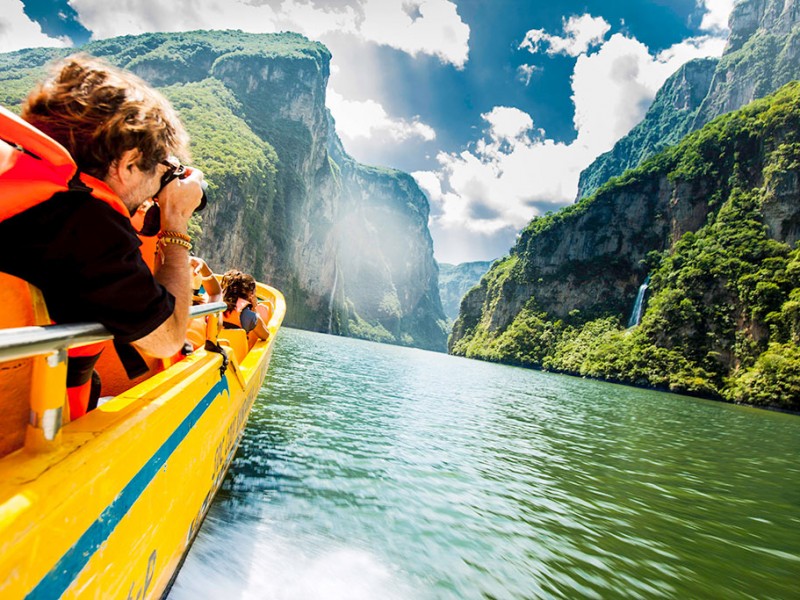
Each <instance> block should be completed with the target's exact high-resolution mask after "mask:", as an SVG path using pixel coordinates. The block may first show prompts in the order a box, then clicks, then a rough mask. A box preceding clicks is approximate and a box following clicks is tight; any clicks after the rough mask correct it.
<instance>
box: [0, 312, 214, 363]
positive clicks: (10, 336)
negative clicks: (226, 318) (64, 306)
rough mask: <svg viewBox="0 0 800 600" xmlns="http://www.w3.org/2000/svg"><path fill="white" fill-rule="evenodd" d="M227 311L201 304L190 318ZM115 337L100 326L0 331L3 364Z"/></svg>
mask: <svg viewBox="0 0 800 600" xmlns="http://www.w3.org/2000/svg"><path fill="white" fill-rule="evenodd" d="M226 308H227V305H226V304H225V303H224V302H212V303H209V304H199V305H197V306H192V307H191V308H190V309H189V318H190V319H194V318H197V317H204V316H206V315H210V314H214V313H218V312H222V311H224V310H225V309H226ZM113 337H114V336H113V335H112V334H111V333H110V332H109V331H108V330H107V329H106V328H105V327H103V326H102V325H100V324H99V323H73V324H69V325H44V326H41V327H14V328H11V329H0V362H5V361H7V360H18V359H21V358H29V357H31V356H38V355H40V354H49V353H53V352H58V351H60V350H64V349H66V348H74V347H76V346H86V345H87V344H94V343H95V342H103V341H105V340H110V339H112V338H113Z"/></svg>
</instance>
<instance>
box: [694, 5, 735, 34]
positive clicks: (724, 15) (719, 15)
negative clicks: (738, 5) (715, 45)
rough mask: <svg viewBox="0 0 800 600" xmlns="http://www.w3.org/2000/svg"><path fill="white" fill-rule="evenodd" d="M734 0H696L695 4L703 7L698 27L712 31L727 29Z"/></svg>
mask: <svg viewBox="0 0 800 600" xmlns="http://www.w3.org/2000/svg"><path fill="white" fill-rule="evenodd" d="M734 1H735V0H698V1H697V5H698V6H699V7H701V8H704V9H705V13H704V14H703V20H702V22H701V23H700V29H702V30H703V31H709V32H712V33H724V32H727V31H728V18H729V17H730V16H731V12H732V11H733V4H734Z"/></svg>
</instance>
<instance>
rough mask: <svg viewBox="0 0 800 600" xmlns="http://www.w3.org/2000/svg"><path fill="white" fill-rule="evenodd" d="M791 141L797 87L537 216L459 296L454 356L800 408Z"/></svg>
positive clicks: (799, 147) (798, 216)
mask: <svg viewBox="0 0 800 600" xmlns="http://www.w3.org/2000/svg"><path fill="white" fill-rule="evenodd" d="M799 136H800V84H798V83H797V82H794V83H791V84H788V85H787V86H785V87H784V88H782V89H781V90H779V91H778V92H777V93H776V94H774V95H771V96H769V97H767V98H765V99H763V100H759V101H756V102H754V103H752V104H750V105H748V106H747V107H745V108H743V109H740V110H739V111H736V112H734V113H731V114H728V115H723V116H722V117H719V118H717V119H715V120H714V121H712V122H711V123H709V124H708V125H706V126H705V127H704V128H703V129H701V130H700V131H697V132H695V133H693V134H691V135H689V136H687V138H685V139H684V140H683V141H682V142H680V143H679V144H678V145H676V146H674V147H671V148H669V149H667V150H666V151H664V152H662V153H660V154H658V155H656V156H654V157H652V158H650V159H648V160H647V161H645V162H644V163H643V164H642V165H641V166H640V167H639V168H637V169H634V170H631V171H628V172H627V173H626V174H625V175H624V176H622V177H619V178H616V179H613V180H612V181H611V182H609V183H608V184H607V185H605V186H604V187H603V188H601V189H600V191H599V192H597V193H596V194H595V195H594V196H592V197H590V198H586V199H583V200H581V201H580V202H578V203H577V204H575V205H573V206H570V207H568V208H566V209H563V210H562V211H560V212H558V213H556V214H553V215H549V216H546V217H542V218H538V219H534V220H533V221H532V222H531V223H530V224H529V225H528V226H527V227H526V228H525V229H524V230H523V232H522V233H521V235H520V238H519V240H518V242H517V244H516V245H515V247H514V248H513V249H512V252H511V255H510V256H509V257H506V258H505V259H503V260H501V261H497V262H495V264H494V265H493V266H492V269H491V270H490V271H489V273H488V274H487V275H486V276H484V277H483V279H482V280H481V283H480V286H479V287H477V288H475V289H473V290H472V291H471V292H470V293H469V294H468V295H467V296H466V297H465V299H464V301H463V302H462V305H461V314H460V316H459V318H458V320H457V321H456V323H455V325H454V327H453V332H452V335H451V338H450V342H449V344H450V349H451V351H452V352H454V353H456V354H462V355H466V356H469V357H474V358H483V359H489V360H499V361H503V362H510V363H516V364H523V365H529V366H537V367H543V368H550V369H555V370H560V371H565V372H570V373H576V374H581V375H591V376H597V377H604V378H609V379H613V380H617V381H624V382H628V383H636V384H640V385H654V386H659V387H666V388H669V389H673V390H676V391H683V392H691V393H699V394H706V395H711V396H716V397H723V398H726V399H730V400H736V401H741V402H752V403H758V404H769V405H775V406H784V407H788V408H793V409H798V408H800V353H799V352H798V351H797V344H798V342H800V248H798V244H797V242H798V240H799V239H800V202H799V200H800V137H799ZM648 273H649V274H651V275H652V280H651V282H650V290H649V291H650V293H651V296H650V298H649V301H648V304H647V308H646V311H645V316H644V319H643V320H642V324H641V326H640V327H637V328H636V329H635V330H634V331H633V332H632V333H625V331H624V326H625V324H627V322H628V316H629V314H630V312H631V309H632V307H633V304H634V299H635V298H636V296H637V290H638V288H639V286H640V284H641V283H642V282H643V281H644V279H645V277H646V276H647V275H648Z"/></svg>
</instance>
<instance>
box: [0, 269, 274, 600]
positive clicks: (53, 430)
mask: <svg viewBox="0 0 800 600" xmlns="http://www.w3.org/2000/svg"><path fill="white" fill-rule="evenodd" d="M17 281H19V280H17ZM2 283H5V280H4V281H3V282H2ZM26 285H27V284H26ZM256 294H257V296H258V298H259V300H260V301H262V302H264V303H267V304H269V305H271V307H272V308H273V312H272V317H271V318H270V321H269V323H268V327H269V331H270V337H269V339H268V340H266V341H258V342H256V343H255V345H254V346H253V347H252V348H250V349H249V350H248V343H247V340H246V338H245V337H244V336H245V334H244V331H242V330H221V329H220V328H219V314H218V313H219V312H220V311H221V310H222V309H224V307H225V305H224V304H223V303H215V304H208V305H200V306H196V307H193V309H192V311H193V313H192V315H193V319H195V321H193V322H194V323H200V324H201V327H200V329H201V330H202V329H205V333H206V335H207V338H208V339H210V340H212V341H217V342H218V343H219V346H221V347H222V348H225V349H226V351H227V352H226V353H227V355H228V357H229V362H228V365H227V366H226V367H225V368H224V369H223V368H222V367H223V356H222V355H221V354H220V353H218V352H215V351H210V350H206V349H204V348H202V347H201V348H199V349H198V350H196V351H195V352H194V353H193V354H191V355H190V356H188V357H186V358H185V359H183V360H181V361H179V362H177V363H175V364H173V365H171V366H169V367H167V368H165V369H164V370H163V371H161V372H159V373H156V374H155V375H153V376H152V377H150V378H149V379H147V380H146V381H143V382H141V383H138V384H137V385H135V386H134V387H132V388H130V389H128V390H127V391H124V392H121V393H119V394H118V395H116V396H115V397H114V398H113V399H111V400H109V401H107V402H105V403H104V404H102V405H101V406H99V407H98V408H97V409H95V410H93V411H91V412H89V413H88V414H86V415H85V416H83V417H81V418H79V419H76V420H75V421H72V422H69V423H66V424H63V426H62V418H61V416H62V414H63V412H62V409H63V407H64V398H65V373H66V366H65V364H66V363H65V360H64V358H65V353H66V349H67V348H69V347H73V346H79V345H85V344H88V343H92V342H96V341H98V340H101V339H109V338H110V336H109V335H108V333H107V332H106V331H105V330H104V329H103V328H102V327H101V326H100V325H93V324H88V325H63V326H57V325H52V326H29V327H23V328H15V329H3V330H0V375H2V374H3V371H4V370H5V372H6V373H5V374H6V375H8V373H9V372H11V371H13V370H14V369H17V371H18V373H17V375H19V374H20V373H22V374H23V375H24V371H25V365H26V364H27V367H29V371H30V378H29V387H27V388H26V389H25V393H26V395H27V396H28V397H29V404H28V405H25V406H23V407H22V408H23V409H24V412H23V413H22V414H23V416H24V417H27V413H28V412H29V418H25V421H27V423H25V422H23V423H22V424H21V427H22V428H23V429H22V431H21V432H20V431H17V432H16V434H15V433H14V432H13V431H12V432H9V431H8V430H9V423H8V421H9V420H10V421H14V418H10V419H5V420H4V419H0V424H2V425H0V428H1V429H2V430H3V431H2V432H0V450H2V446H3V445H4V444H5V445H6V446H8V444H9V443H10V442H9V440H12V441H13V438H14V435H16V439H18V440H19V442H20V444H22V447H20V448H17V449H12V450H11V451H10V452H7V454H6V455H5V456H3V457H2V458H0V598H4V599H6V598H47V599H51V598H60V597H64V598H123V599H124V598H130V599H142V598H161V597H163V596H165V595H166V593H167V592H168V591H169V587H170V586H171V584H172V581H173V580H174V578H175V576H176V575H177V573H178V570H179V568H180V565H181V563H182V561H183V558H184V557H185V555H186V552H187V551H188V549H189V546H190V545H191V543H192V540H193V539H194V536H195V535H196V534H197V531H198V528H199V527H200V524H201V523H202V521H203V518H204V516H205V514H206V511H207V510H208V508H209V506H210V504H211V500H212V499H213V498H214V494H215V493H216V491H217V489H218V488H219V486H220V484H221V483H222V480H223V478H224V475H225V472H226V470H227V468H228V466H229V465H230V463H231V460H232V458H233V456H234V453H235V451H236V448H237V446H238V444H239V440H240V438H241V436H242V433H243V430H244V426H245V423H246V421H247V417H248V414H249V411H250V409H251V407H252V405H253V402H254V400H255V398H256V395H257V394H258V390H259V389H260V388H261V385H262V383H263V380H264V377H265V375H266V372H267V367H268V365H269V360H270V356H271V354H272V348H273V343H274V340H275V337H276V334H277V332H278V329H279V327H280V325H281V322H282V320H283V316H284V314H285V303H284V299H283V296H282V295H281V293H280V292H279V291H277V290H275V289H273V288H271V287H268V286H265V285H262V284H258V286H257V291H256ZM32 306H33V312H34V313H36V314H38V318H39V320H41V318H42V315H43V313H42V302H41V300H40V299H39V300H36V301H34V302H33V305H32ZM37 311H38V312H37ZM206 321H207V325H206ZM45 322H47V321H45ZM194 329H195V330H197V329H198V327H197V326H195V328H194ZM8 389H10V388H9V387H8V384H7V382H6V387H5V388H3V383H2V381H1V380H0V394H6V396H7V397H8V394H9V392H8ZM7 397H6V398H5V400H7V399H8V398H7ZM3 400H4V398H2V397H0V409H2V410H3V411H7V413H9V414H10V413H13V412H14V409H13V407H12V408H9V407H8V402H6V404H5V405H4V404H3ZM9 411H10V412H9ZM17 412H19V410H17ZM12 416H13V415H12ZM17 421H19V419H17ZM12 425H13V423H12ZM8 449H9V448H6V450H8ZM0 454H2V453H1V452H0Z"/></svg>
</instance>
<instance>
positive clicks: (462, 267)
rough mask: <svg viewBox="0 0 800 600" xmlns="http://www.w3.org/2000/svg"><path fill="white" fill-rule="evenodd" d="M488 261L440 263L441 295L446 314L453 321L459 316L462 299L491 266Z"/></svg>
mask: <svg viewBox="0 0 800 600" xmlns="http://www.w3.org/2000/svg"><path fill="white" fill-rule="evenodd" d="M491 266H492V263H491V262H488V261H476V262H468V263H461V264H458V265H449V264H446V263H439V295H440V296H441V298H442V308H444V314H445V315H446V316H447V318H448V319H450V320H451V321H455V320H456V319H457V318H458V311H459V307H460V306H461V300H462V298H463V297H464V294H466V293H467V292H468V291H469V290H471V289H472V288H473V287H475V286H476V285H477V284H478V282H479V281H480V280H481V277H483V276H484V275H485V274H486V272H487V271H488V270H489V267H491Z"/></svg>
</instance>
